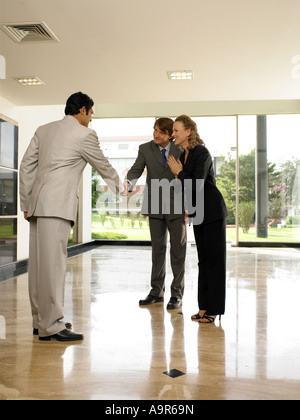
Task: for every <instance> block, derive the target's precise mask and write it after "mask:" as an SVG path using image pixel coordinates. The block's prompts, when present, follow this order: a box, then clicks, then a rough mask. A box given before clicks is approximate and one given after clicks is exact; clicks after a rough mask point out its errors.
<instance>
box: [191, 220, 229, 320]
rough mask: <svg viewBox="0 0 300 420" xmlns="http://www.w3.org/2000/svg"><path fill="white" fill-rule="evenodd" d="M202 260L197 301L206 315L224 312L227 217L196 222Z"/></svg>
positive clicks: (197, 240) (199, 252) (198, 246)
mask: <svg viewBox="0 0 300 420" xmlns="http://www.w3.org/2000/svg"><path fill="white" fill-rule="evenodd" d="M193 228H194V235H195V240H196V245H197V252H198V260H199V276H198V303H199V309H200V310H206V313H207V315H223V314H224V313H225V296H226V219H224V220H219V221H217V222H213V223H209V224H204V225H196V226H193Z"/></svg>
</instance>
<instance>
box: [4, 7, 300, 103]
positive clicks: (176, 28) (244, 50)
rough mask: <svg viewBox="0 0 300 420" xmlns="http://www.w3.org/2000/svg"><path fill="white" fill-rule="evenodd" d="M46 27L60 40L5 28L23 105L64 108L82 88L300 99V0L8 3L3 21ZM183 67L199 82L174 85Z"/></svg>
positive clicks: (14, 87) (11, 84)
mask: <svg viewBox="0 0 300 420" xmlns="http://www.w3.org/2000/svg"><path fill="white" fill-rule="evenodd" d="M42 21H44V22H45V23H46V24H47V25H48V26H49V28H50V29H51V30H52V31H53V32H54V34H55V35H56V36H57V37H58V39H59V41H60V42H59V43H56V42H48V43H47V42H46V43H45V42H44V43H43V42H39V43H26V44H17V43H15V42H13V41H12V40H11V39H10V38H9V37H8V36H7V35H6V34H4V33H2V31H0V32H1V33H0V55H3V56H4V57H5V59H6V80H1V81H0V96H2V97H4V98H5V99H7V100H8V101H10V102H12V103H13V104H15V105H46V104H49V105H52V104H64V103H65V100H66V98H67V97H68V96H69V95H70V94H72V93H73V92H76V91H78V90H81V91H83V92H85V93H87V94H89V95H90V96H91V97H92V98H93V99H94V101H95V103H96V104H101V103H107V104H108V103H153V102H182V101H227V100H230V101H231V100H277V99H299V98H300V79H298V80H297V79H296V78H293V77H292V69H293V66H292V58H293V57H294V56H297V55H299V56H300V43H299V40H300V1H299V0H0V23H19V22H42ZM183 69H186V70H191V69H192V70H194V73H195V78H194V80H193V81H177V82H176V81H170V80H168V79H167V71H168V70H183ZM299 75H300V71H299ZM21 76H38V77H39V78H40V79H41V80H42V81H44V82H45V83H46V84H45V85H44V86H40V87H24V86H21V85H19V84H18V83H17V82H16V81H15V80H14V78H15V77H21Z"/></svg>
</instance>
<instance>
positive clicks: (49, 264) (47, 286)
mask: <svg viewBox="0 0 300 420" xmlns="http://www.w3.org/2000/svg"><path fill="white" fill-rule="evenodd" d="M70 231H71V223H70V221H68V220H64V219H59V218H52V217H31V218H30V244H29V269H28V277H29V297H30V304H31V311H32V319H33V328H38V330H39V335H40V337H47V336H49V335H54V334H57V333H58V332H60V331H62V330H64V329H65V325H64V323H63V322H61V321H60V320H61V319H62V318H63V317H64V291H65V275H66V268H67V244H68V239H69V235H70Z"/></svg>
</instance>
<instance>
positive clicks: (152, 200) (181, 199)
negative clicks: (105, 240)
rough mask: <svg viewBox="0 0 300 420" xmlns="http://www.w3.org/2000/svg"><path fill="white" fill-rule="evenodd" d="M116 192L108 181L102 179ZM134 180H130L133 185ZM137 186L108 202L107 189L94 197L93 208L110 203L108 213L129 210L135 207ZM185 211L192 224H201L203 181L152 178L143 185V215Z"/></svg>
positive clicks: (108, 194) (202, 216)
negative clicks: (97, 196)
mask: <svg viewBox="0 0 300 420" xmlns="http://www.w3.org/2000/svg"><path fill="white" fill-rule="evenodd" d="M104 181H105V183H106V184H107V185H109V186H110V189H111V191H112V192H113V193H114V194H115V193H116V189H113V186H112V182H111V180H104ZM136 181H137V180H133V181H132V185H133V186H134V185H135V184H136ZM138 188H139V187H137V188H136V187H134V188H133V191H132V193H131V194H129V195H128V196H121V195H120V196H119V199H118V200H115V201H114V202H112V201H111V191H109V190H107V191H105V192H103V193H102V194H101V196H100V197H99V199H98V200H97V205H96V207H97V208H98V209H99V208H103V207H105V206H107V203H108V202H109V212H110V213H111V214H118V213H120V212H123V213H125V212H127V211H131V210H132V208H136V207H137V200H136V193H137V192H138ZM184 212H187V213H188V214H189V215H190V216H191V218H192V222H193V224H194V225H200V224H201V223H202V222H203V219H204V180H203V179H194V180H193V179H185V180H184V181H183V182H182V181H181V180H179V179H173V180H172V181H169V180H168V179H161V180H159V179H151V181H150V185H147V184H146V185H145V187H144V192H143V205H142V213H143V214H144V215H147V214H148V215H157V214H164V215H170V214H183V213H184Z"/></svg>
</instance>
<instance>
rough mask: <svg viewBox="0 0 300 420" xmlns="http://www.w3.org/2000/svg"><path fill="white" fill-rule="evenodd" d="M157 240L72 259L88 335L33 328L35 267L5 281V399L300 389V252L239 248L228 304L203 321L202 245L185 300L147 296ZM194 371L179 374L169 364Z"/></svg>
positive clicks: (75, 320) (76, 317)
mask: <svg viewBox="0 0 300 420" xmlns="http://www.w3.org/2000/svg"><path fill="white" fill-rule="evenodd" d="M150 272H151V249H150V248H148V247H109V246H105V247H100V248H97V249H95V250H93V251H90V252H87V253H84V254H81V255H78V256H76V257H73V258H70V259H69V260H68V272H67V277H66V294H65V319H66V321H71V322H72V324H73V327H74V330H75V331H82V332H83V333H84V334H85V340H84V341H83V342H80V343H75V344H67V343H58V342H54V341H52V342H40V341H39V340H38V337H35V336H33V335H32V328H31V317H30V307H29V301H28V294H27V280H28V277H27V274H23V275H21V276H19V277H17V278H14V279H11V280H7V281H3V282H1V283H0V400H5V399H13V400H14V399H37V400H39V399H47V400H54V399H90V400H92V399H99V400H169V399H171V400H205V399H223V400H230V399H300V358H299V353H300V329H299V326H298V321H297V320H298V317H297V315H298V307H299V296H300V277H299V272H300V252H299V251H298V250H293V249H253V248H252V249H247V248H240V249H237V248H231V247H229V248H228V260H227V303H226V314H225V315H224V317H222V320H221V322H219V320H217V321H216V323H215V324H212V325H198V324H197V323H195V322H192V321H191V319H190V317H191V315H192V314H194V313H195V312H196V311H197V281H196V279H197V258H196V249H195V247H194V246H191V245H189V247H188V257H187V262H186V287H185V295H184V300H183V307H182V309H180V310H175V311H168V310H167V309H166V305H167V303H168V299H169V298H170V287H169V286H170V282H171V280H172V276H171V268H170V266H169V259H168V274H167V278H166V296H165V302H164V303H159V304H155V305H152V306H151V307H143V308H140V307H139V305H138V301H139V300H140V299H141V298H144V297H146V295H147V294H148V292H149V278H150ZM172 371H173V372H175V371H179V372H182V373H184V375H181V376H178V377H170V376H168V375H166V374H165V372H172Z"/></svg>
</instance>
